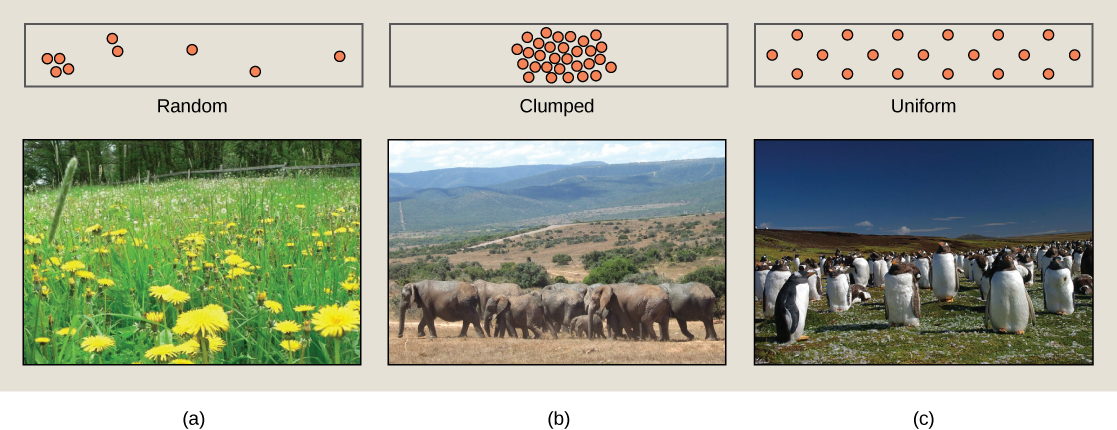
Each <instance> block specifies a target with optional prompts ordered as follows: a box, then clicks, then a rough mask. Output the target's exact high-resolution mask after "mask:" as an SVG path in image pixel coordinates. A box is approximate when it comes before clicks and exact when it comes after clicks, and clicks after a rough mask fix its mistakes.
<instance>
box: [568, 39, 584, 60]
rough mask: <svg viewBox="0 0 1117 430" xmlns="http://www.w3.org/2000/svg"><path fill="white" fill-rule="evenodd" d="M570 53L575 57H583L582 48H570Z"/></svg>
mask: <svg viewBox="0 0 1117 430" xmlns="http://www.w3.org/2000/svg"><path fill="white" fill-rule="evenodd" d="M582 37H585V36H582ZM570 53H571V54H574V56H575V57H581V56H582V47H581V46H575V47H573V48H570Z"/></svg>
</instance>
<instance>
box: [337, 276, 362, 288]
mask: <svg viewBox="0 0 1117 430" xmlns="http://www.w3.org/2000/svg"><path fill="white" fill-rule="evenodd" d="M340 284H341V288H344V289H345V291H353V290H356V289H359V288H361V281H359V280H354V279H353V278H349V279H346V280H345V282H340Z"/></svg>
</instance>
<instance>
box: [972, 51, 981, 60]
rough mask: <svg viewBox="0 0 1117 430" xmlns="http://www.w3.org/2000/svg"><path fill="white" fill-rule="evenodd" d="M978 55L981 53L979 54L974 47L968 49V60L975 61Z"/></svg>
mask: <svg viewBox="0 0 1117 430" xmlns="http://www.w3.org/2000/svg"><path fill="white" fill-rule="evenodd" d="M980 56H981V54H979V53H978V52H977V50H976V49H971V50H970V60H973V61H977V58H978V57H980Z"/></svg>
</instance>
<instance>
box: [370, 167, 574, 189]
mask: <svg viewBox="0 0 1117 430" xmlns="http://www.w3.org/2000/svg"><path fill="white" fill-rule="evenodd" d="M565 167H568V166H565V165H562V164H535V165H529V166H507V167H455V168H452V169H438V170H427V171H423V172H412V173H388V195H389V196H393V197H395V196H402V195H406V194H408V193H411V192H415V191H418V190H422V189H426V188H457V187H484V186H487V185H492V184H499V183H501V182H508V181H512V180H516V179H519V178H525V177H528V176H534V175H538V174H541V173H546V172H549V171H552V170H557V169H562V168H565Z"/></svg>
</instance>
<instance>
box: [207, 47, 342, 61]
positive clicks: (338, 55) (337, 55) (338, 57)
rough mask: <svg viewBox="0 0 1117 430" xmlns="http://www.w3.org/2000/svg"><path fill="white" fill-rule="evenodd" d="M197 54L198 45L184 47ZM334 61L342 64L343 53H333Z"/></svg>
mask: <svg viewBox="0 0 1117 430" xmlns="http://www.w3.org/2000/svg"><path fill="white" fill-rule="evenodd" d="M197 53H198V45H195V44H193V43H191V44H189V45H186V55H195V54H197ZM334 61H337V62H339V63H340V62H342V61H345V53H344V52H342V51H337V52H335V53H334Z"/></svg>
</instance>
